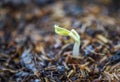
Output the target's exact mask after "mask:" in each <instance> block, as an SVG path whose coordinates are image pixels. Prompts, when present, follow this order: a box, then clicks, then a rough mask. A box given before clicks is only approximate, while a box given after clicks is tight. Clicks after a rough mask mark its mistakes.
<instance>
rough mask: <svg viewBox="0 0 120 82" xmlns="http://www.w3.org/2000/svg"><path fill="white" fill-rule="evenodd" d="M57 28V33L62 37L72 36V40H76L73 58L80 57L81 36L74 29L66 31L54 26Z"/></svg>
mask: <svg viewBox="0 0 120 82" xmlns="http://www.w3.org/2000/svg"><path fill="white" fill-rule="evenodd" d="M54 28H55V32H56V33H57V34H59V35H62V36H70V37H71V38H72V39H74V41H75V44H74V47H73V56H79V47H80V36H79V34H78V33H77V32H76V31H75V30H74V29H72V30H71V31H69V30H67V29H65V28H61V27H59V26H58V25H55V26H54Z"/></svg>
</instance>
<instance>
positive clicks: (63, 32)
mask: <svg viewBox="0 0 120 82" xmlns="http://www.w3.org/2000/svg"><path fill="white" fill-rule="evenodd" d="M54 28H55V32H56V33H57V34H59V35H62V36H69V34H70V31H69V30H67V29H64V28H61V27H59V26H58V25H55V26H54Z"/></svg>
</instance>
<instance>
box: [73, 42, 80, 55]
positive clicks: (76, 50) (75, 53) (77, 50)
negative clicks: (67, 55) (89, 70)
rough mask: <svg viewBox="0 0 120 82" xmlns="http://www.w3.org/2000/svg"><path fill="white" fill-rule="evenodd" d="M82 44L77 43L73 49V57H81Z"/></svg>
mask: <svg viewBox="0 0 120 82" xmlns="http://www.w3.org/2000/svg"><path fill="white" fill-rule="evenodd" d="M79 47H80V43H77V42H75V44H74V47H73V56H79Z"/></svg>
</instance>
